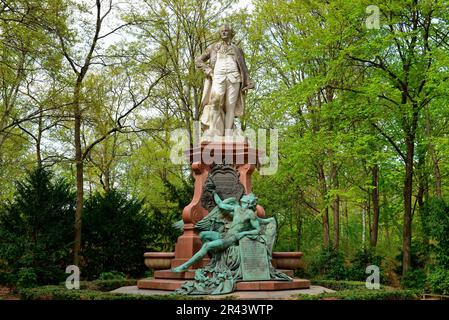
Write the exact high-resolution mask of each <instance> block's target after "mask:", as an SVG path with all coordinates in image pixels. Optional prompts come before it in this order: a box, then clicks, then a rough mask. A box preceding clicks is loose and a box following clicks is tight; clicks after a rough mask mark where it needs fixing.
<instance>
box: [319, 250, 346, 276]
mask: <svg viewBox="0 0 449 320" xmlns="http://www.w3.org/2000/svg"><path fill="white" fill-rule="evenodd" d="M310 273H311V274H312V275H313V276H315V277H320V278H323V279H333V280H341V279H345V278H346V276H347V270H346V267H345V265H344V258H343V255H342V254H341V253H340V252H339V251H338V250H335V249H334V248H332V247H329V248H323V249H321V252H320V253H319V254H318V255H317V256H316V258H315V259H314V260H313V261H312V262H311V265H310Z"/></svg>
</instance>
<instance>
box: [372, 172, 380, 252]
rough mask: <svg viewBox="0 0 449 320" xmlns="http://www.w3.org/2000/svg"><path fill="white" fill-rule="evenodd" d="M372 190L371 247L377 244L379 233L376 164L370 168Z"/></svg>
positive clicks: (377, 173) (377, 174)
mask: <svg viewBox="0 0 449 320" xmlns="http://www.w3.org/2000/svg"><path fill="white" fill-rule="evenodd" d="M371 174H372V181H373V190H372V195H371V196H372V200H373V225H372V227H371V247H376V246H377V237H378V233H379V166H378V165H377V164H376V165H374V166H373V167H372V168H371Z"/></svg>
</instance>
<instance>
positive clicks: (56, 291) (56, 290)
mask: <svg viewBox="0 0 449 320" xmlns="http://www.w3.org/2000/svg"><path fill="white" fill-rule="evenodd" d="M19 295H20V298H21V299H22V300H201V297H191V296H181V295H169V294H167V295H151V296H150V295H138V294H122V293H110V292H102V291H94V290H89V289H80V290H68V289H66V288H65V287H62V286H42V287H35V288H21V289H19Z"/></svg>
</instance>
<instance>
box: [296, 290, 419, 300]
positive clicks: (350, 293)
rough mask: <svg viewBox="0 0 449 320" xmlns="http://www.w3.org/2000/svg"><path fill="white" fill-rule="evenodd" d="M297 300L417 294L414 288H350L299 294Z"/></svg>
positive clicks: (403, 297) (395, 297)
mask: <svg viewBox="0 0 449 320" xmlns="http://www.w3.org/2000/svg"><path fill="white" fill-rule="evenodd" d="M296 299H298V300H326V299H329V300H331V299H332V300H333V299H335V300H417V299H419V295H418V293H417V292H416V291H414V290H391V289H388V290H386V289H377V290H376V289H373V290H370V289H352V290H342V291H337V292H329V293H322V294H319V295H309V294H299V295H297V296H296Z"/></svg>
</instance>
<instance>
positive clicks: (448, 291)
mask: <svg viewBox="0 0 449 320" xmlns="http://www.w3.org/2000/svg"><path fill="white" fill-rule="evenodd" d="M428 282H429V285H430V288H431V289H432V292H433V293H437V294H444V295H449V270H447V269H443V268H441V267H437V268H435V269H434V270H432V272H430V274H429V277H428Z"/></svg>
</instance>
